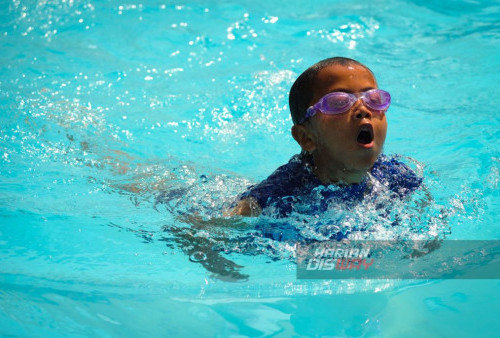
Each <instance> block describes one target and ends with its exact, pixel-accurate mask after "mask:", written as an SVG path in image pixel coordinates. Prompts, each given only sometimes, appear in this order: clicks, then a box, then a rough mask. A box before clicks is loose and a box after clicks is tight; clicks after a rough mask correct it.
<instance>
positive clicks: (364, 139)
mask: <svg viewBox="0 0 500 338" xmlns="http://www.w3.org/2000/svg"><path fill="white" fill-rule="evenodd" d="M356 141H358V143H359V144H361V145H370V144H371V143H372V142H373V127H372V125H371V124H363V125H362V126H361V128H359V132H358V137H357V138H356Z"/></svg>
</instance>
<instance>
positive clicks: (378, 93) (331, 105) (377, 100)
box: [299, 89, 391, 123]
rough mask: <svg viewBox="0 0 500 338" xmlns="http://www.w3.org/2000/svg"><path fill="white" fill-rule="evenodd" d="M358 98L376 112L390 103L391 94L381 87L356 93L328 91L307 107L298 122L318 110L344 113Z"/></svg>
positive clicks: (328, 113)
mask: <svg viewBox="0 0 500 338" xmlns="http://www.w3.org/2000/svg"><path fill="white" fill-rule="evenodd" d="M359 98H361V99H362V100H363V102H364V104H365V105H366V106H367V107H368V108H370V109H372V110H375V111H376V112H383V111H384V110H386V109H387V108H389V105H390V104H391V95H390V94H389V93H388V92H386V91H385V90H382V89H371V90H368V91H366V92H362V93H357V94H352V93H345V92H333V93H328V94H326V95H325V96H323V97H322V98H321V99H320V100H319V101H318V102H317V103H316V104H315V105H313V106H311V107H309V108H307V112H306V115H305V116H304V118H303V119H302V120H301V121H300V122H299V123H303V122H304V121H305V120H307V119H308V118H310V117H312V116H314V115H315V114H316V112H317V111H318V110H319V111H321V112H322V113H323V114H327V115H338V114H342V113H345V112H346V111H348V110H349V109H350V108H351V107H352V106H353V105H354V103H355V102H356V101H357V100H358V99H359Z"/></svg>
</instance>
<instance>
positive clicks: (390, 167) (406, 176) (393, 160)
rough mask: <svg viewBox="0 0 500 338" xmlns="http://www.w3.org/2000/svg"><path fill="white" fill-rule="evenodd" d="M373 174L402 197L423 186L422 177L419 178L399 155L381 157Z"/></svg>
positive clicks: (375, 165) (374, 166) (374, 167)
mask: <svg viewBox="0 0 500 338" xmlns="http://www.w3.org/2000/svg"><path fill="white" fill-rule="evenodd" d="M371 173H372V175H373V176H374V177H375V178H377V179H378V180H380V181H381V182H382V183H384V184H385V185H386V186H388V187H389V189H391V190H392V191H394V192H397V193H399V194H400V195H406V194H407V193H409V192H412V191H414V190H416V189H418V188H419V187H420V186H421V185H422V177H419V176H418V175H417V174H416V173H415V171H414V170H413V169H411V168H410V167H409V166H408V165H407V164H405V163H403V162H402V158H401V156H399V155H393V156H386V155H383V154H382V155H380V156H379V158H378V159H377V161H376V162H375V164H374V165H373V169H372V171H371Z"/></svg>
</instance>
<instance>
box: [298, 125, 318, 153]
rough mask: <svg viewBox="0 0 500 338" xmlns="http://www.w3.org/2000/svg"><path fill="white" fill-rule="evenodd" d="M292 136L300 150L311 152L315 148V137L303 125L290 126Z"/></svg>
mask: <svg viewBox="0 0 500 338" xmlns="http://www.w3.org/2000/svg"><path fill="white" fill-rule="evenodd" d="M292 136H293V138H294V139H295V141H297V143H298V144H300V147H301V148H302V150H304V151H307V152H308V153H312V152H313V151H314V150H315V149H316V137H315V135H314V134H313V133H312V132H311V131H310V130H309V129H308V128H306V127H305V126H303V125H301V124H296V125H294V126H293V127H292Z"/></svg>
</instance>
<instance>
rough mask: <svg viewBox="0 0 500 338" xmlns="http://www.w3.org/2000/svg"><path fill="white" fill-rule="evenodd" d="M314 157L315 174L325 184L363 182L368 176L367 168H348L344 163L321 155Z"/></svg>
mask: <svg viewBox="0 0 500 338" xmlns="http://www.w3.org/2000/svg"><path fill="white" fill-rule="evenodd" d="M313 158H314V165H315V167H314V169H313V172H314V174H315V175H316V176H317V177H318V178H319V180H320V181H321V183H323V184H332V183H335V184H347V185H349V184H355V183H361V181H363V179H364V178H365V176H366V173H367V170H359V169H348V168H346V167H345V165H344V164H341V163H336V162H333V161H325V160H324V159H323V158H320V157H319V156H315V154H313Z"/></svg>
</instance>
